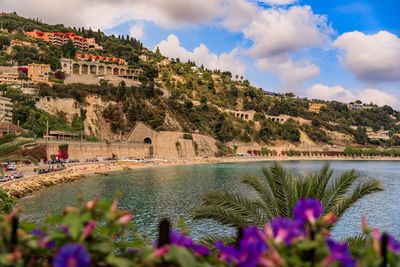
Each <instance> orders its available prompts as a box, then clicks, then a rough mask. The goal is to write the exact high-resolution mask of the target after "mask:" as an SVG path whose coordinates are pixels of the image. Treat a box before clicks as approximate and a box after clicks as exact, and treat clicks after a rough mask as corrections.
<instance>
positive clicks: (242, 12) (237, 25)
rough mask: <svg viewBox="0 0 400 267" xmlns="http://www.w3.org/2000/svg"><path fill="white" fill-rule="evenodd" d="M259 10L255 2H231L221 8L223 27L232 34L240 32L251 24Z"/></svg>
mask: <svg viewBox="0 0 400 267" xmlns="http://www.w3.org/2000/svg"><path fill="white" fill-rule="evenodd" d="M259 10H260V8H259V7H257V5H256V4H255V3H253V2H248V1H246V0H229V1H227V2H226V3H225V5H223V6H222V8H221V15H222V17H223V20H222V22H221V25H222V26H223V27H224V28H225V29H227V30H229V31H231V32H239V31H240V30H242V29H243V27H245V26H247V25H248V24H249V23H250V21H251V20H252V18H253V17H254V16H255V15H256V14H257V12H259Z"/></svg>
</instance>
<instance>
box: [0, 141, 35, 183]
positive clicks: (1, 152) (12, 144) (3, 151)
mask: <svg viewBox="0 0 400 267" xmlns="http://www.w3.org/2000/svg"><path fill="white" fill-rule="evenodd" d="M34 144H35V143H34V142H33V141H32V140H26V139H21V138H18V137H17V136H16V135H13V134H8V135H5V136H4V137H2V138H1V139H0V162H11V161H29V162H34V163H36V160H35V159H33V158H30V157H24V156H21V155H19V154H20V153H19V152H21V150H22V149H24V148H27V147H32V146H33V145H34ZM0 175H1V177H2V178H4V170H3V168H2V167H0Z"/></svg>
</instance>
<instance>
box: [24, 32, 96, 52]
mask: <svg viewBox="0 0 400 267" xmlns="http://www.w3.org/2000/svg"><path fill="white" fill-rule="evenodd" d="M26 35H28V36H30V37H33V38H38V39H42V40H44V41H45V42H48V43H51V44H53V45H57V46H62V45H63V44H65V43H67V42H68V40H71V41H72V43H73V44H74V46H75V47H76V48H78V49H80V50H89V41H88V39H86V38H83V37H81V36H78V35H76V34H75V33H73V32H68V33H62V32H42V31H38V30H34V31H32V32H27V33H26ZM90 45H91V47H92V48H93V49H100V48H99V47H100V46H97V44H96V42H95V41H94V38H91V40H90ZM101 49H102V47H101Z"/></svg>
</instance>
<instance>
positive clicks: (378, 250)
mask: <svg viewBox="0 0 400 267" xmlns="http://www.w3.org/2000/svg"><path fill="white" fill-rule="evenodd" d="M372 238H373V240H374V241H373V247H374V250H375V252H376V253H378V254H380V253H381V246H380V238H379V229H378V228H374V230H372Z"/></svg>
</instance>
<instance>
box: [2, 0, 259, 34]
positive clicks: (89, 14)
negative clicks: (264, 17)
mask: <svg viewBox="0 0 400 267" xmlns="http://www.w3.org/2000/svg"><path fill="white" fill-rule="evenodd" d="M255 6H256V5H255V4H254V2H252V1H248V0H201V1H199V0H185V1H182V0H168V1H167V0H145V1H144V0H57V1H54V0H18V1H15V0H1V9H2V10H4V11H6V12H13V11H16V12H17V13H19V14H21V15H23V16H26V17H34V18H36V17H39V18H42V19H44V21H46V22H48V23H64V24H66V25H70V26H76V27H81V26H85V27H89V26H91V27H92V28H94V29H97V28H101V29H109V28H112V27H114V26H117V25H119V24H121V23H123V22H127V21H130V20H145V21H151V22H154V23H156V24H157V25H159V26H161V27H165V28H169V27H181V26H188V25H189V26H197V25H198V24H205V23H210V22H211V21H213V20H215V19H221V20H223V21H224V23H223V25H224V26H226V27H227V28H228V29H235V30H238V28H239V26H240V25H243V23H245V22H247V20H248V19H249V18H251V16H252V15H253V13H252V12H253V10H254V8H255ZM37 7H42V8H37ZM238 8H241V9H243V10H240V9H238ZM229 9H231V10H232V11H230V10H229ZM233 11H235V12H233ZM235 13H236V15H235ZM229 21H230V22H231V23H232V24H229V23H228V22H229Z"/></svg>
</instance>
